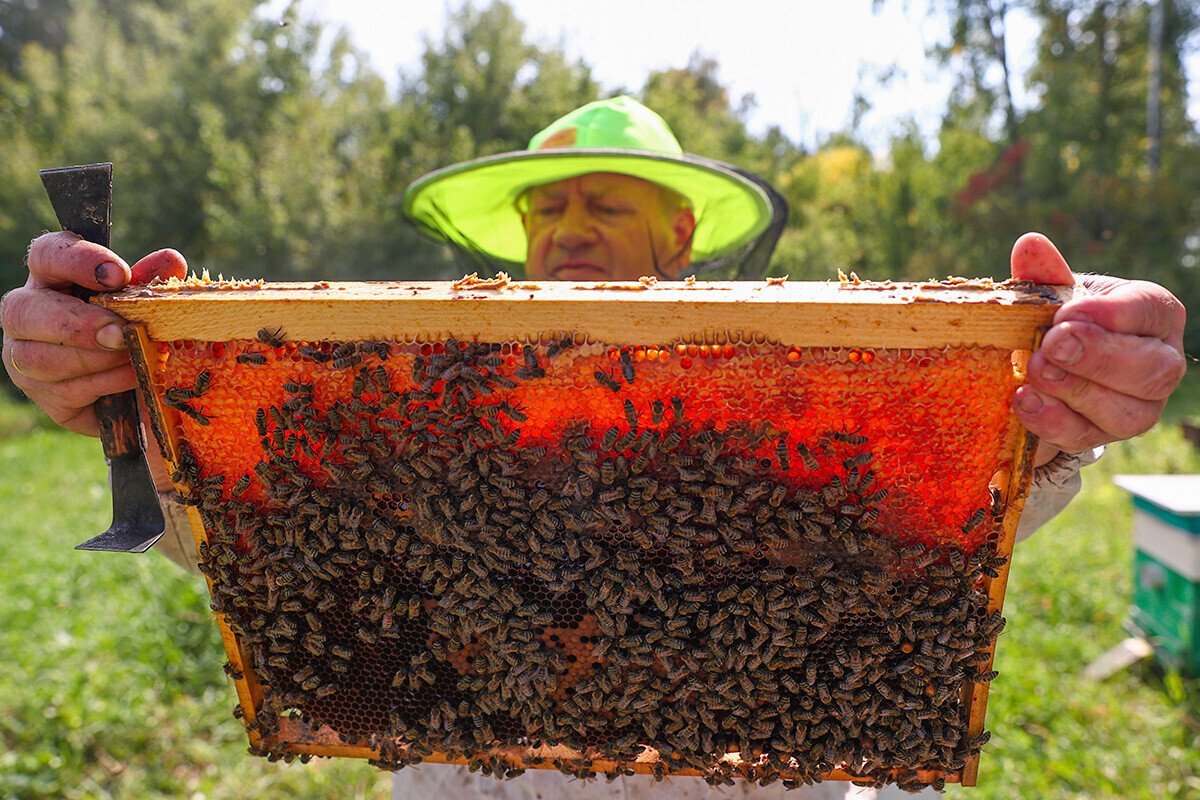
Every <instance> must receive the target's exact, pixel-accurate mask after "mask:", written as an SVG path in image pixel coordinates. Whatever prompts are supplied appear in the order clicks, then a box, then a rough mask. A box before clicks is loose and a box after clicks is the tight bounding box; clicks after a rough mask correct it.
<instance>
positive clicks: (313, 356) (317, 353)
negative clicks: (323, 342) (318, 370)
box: [296, 344, 329, 364]
mask: <svg viewBox="0 0 1200 800" xmlns="http://www.w3.org/2000/svg"><path fill="white" fill-rule="evenodd" d="M296 352H298V353H299V354H300V355H301V356H302V357H303V358H307V359H308V360H309V361H315V362H316V363H318V364H324V363H325V362H327V361H329V353H326V352H325V351H323V350H321V349H319V348H316V347H311V346H309V345H305V344H302V345H300V346H299V347H298V348H296Z"/></svg>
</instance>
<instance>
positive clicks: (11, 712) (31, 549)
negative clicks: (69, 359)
mask: <svg viewBox="0 0 1200 800" xmlns="http://www.w3.org/2000/svg"><path fill="white" fill-rule="evenodd" d="M1188 394H1189V395H1191V394H1193V393H1191V392H1189V393H1188ZM1193 396H1194V395H1193ZM1176 408H1177V410H1176V412H1175V414H1176V415H1179V414H1192V413H1194V412H1195V409H1194V408H1188V407H1186V406H1176ZM14 420H15V421H14ZM0 423H4V424H3V427H4V429H5V430H6V431H7V436H6V437H5V436H4V434H3V433H0V475H3V476H4V480H3V481H2V482H0V508H3V509H4V517H3V519H4V521H3V523H2V526H3V530H2V534H0V556H2V557H0V564H2V565H3V570H4V571H3V575H2V576H0V652H3V653H4V656H3V658H4V660H5V662H6V667H5V669H2V670H0V736H2V737H3V740H2V742H0V798H94V797H99V798H109V797H111V798H137V799H138V800H145V799H147V798H158V797H161V798H180V797H183V798H188V797H204V798H206V800H216V799H217V798H235V797H236V798H244V797H276V796H278V797H292V798H307V797H314V798H315V797H335V796H336V797H339V798H342V797H361V798H381V797H386V796H387V791H388V779H387V776H386V775H384V774H382V773H379V772H377V771H376V770H375V769H374V768H372V767H369V766H367V765H366V764H363V763H361V762H358V761H354V760H332V761H331V760H318V761H314V762H312V763H310V764H308V765H306V766H305V765H300V764H299V763H295V764H293V765H291V766H285V765H283V764H271V763H268V762H266V761H265V760H264V759H259V758H251V757H249V756H247V755H246V753H245V749H246V738H245V733H244V731H243V730H242V728H241V725H240V723H238V722H236V721H234V720H233V718H232V717H231V714H230V711H231V709H232V707H233V705H234V702H235V696H234V692H233V687H232V684H231V683H230V682H229V681H228V679H227V678H226V677H225V675H224V673H223V672H222V670H221V664H222V662H223V661H224V652H223V650H222V646H221V642H220V638H219V636H218V634H217V631H216V628H215V626H214V625H213V624H212V623H211V621H210V619H209V612H208V604H207V600H206V595H205V589H204V585H203V582H202V581H201V580H200V579H199V578H193V577H189V576H186V575H184V574H182V573H181V572H180V571H178V570H177V569H176V568H174V567H173V566H172V565H171V564H170V563H169V562H167V561H166V560H165V559H162V558H159V557H157V556H154V555H147V556H122V555H111V554H99V553H84V552H77V551H74V550H72V549H71V548H72V547H73V545H75V544H76V543H78V542H80V541H82V540H83V539H85V538H88V537H89V536H91V535H94V534H95V533H98V532H100V531H101V530H103V529H104V528H105V527H107V525H108V522H109V520H110V515H111V501H110V498H109V494H108V490H107V487H106V486H105V484H104V474H103V460H102V458H101V453H100V449H99V445H98V444H97V443H96V442H95V441H92V440H88V439H84V438H81V437H78V436H74V435H72V434H67V433H63V432H60V431H57V430H53V429H49V428H47V427H46V426H44V425H41V424H38V422H37V420H36V418H35V417H33V416H31V415H30V414H29V412H27V411H26V410H24V409H21V408H15V407H13V406H12V404H11V403H5V402H0ZM1185 471H1187V472H1197V471H1200V454H1198V453H1197V451H1195V450H1194V449H1193V448H1191V447H1190V446H1189V445H1187V444H1186V443H1185V442H1184V441H1183V439H1182V437H1181V436H1180V435H1179V433H1178V431H1177V428H1176V427H1175V426H1174V425H1162V426H1160V427H1159V428H1157V429H1155V430H1154V431H1152V432H1151V433H1150V434H1147V435H1146V436H1144V437H1141V438H1140V439H1138V440H1135V441H1133V442H1129V443H1125V444H1122V445H1118V446H1115V447H1113V448H1110V452H1109V454H1108V455H1106V456H1105V458H1104V459H1102V460H1101V462H1100V463H1099V464H1097V465H1095V466H1094V467H1090V468H1089V469H1088V470H1087V473H1086V479H1085V489H1084V492H1083V494H1082V496H1081V497H1080V498H1079V499H1078V500H1077V501H1076V502H1075V503H1074V504H1073V505H1072V506H1071V508H1070V509H1069V510H1068V511H1067V512H1066V513H1065V514H1064V515H1063V516H1062V517H1061V518H1059V519H1058V520H1056V521H1055V522H1053V523H1052V524H1051V525H1049V526H1048V527H1046V528H1045V529H1043V530H1042V531H1040V532H1039V533H1038V534H1037V535H1036V536H1035V537H1034V538H1033V539H1031V540H1030V541H1028V542H1026V543H1025V544H1024V545H1023V546H1022V547H1021V548H1020V549H1019V550H1018V553H1017V556H1016V558H1015V560H1014V564H1013V570H1012V577H1011V580H1010V584H1009V590H1008V595H1007V600H1006V603H1005V612H1006V614H1007V616H1008V619H1009V624H1008V627H1007V629H1006V630H1005V633H1004V634H1003V635H1002V636H1001V639H1000V643H999V646H998V655H997V668H998V669H999V670H1000V673H1001V674H1000V677H999V678H997V679H996V681H995V682H994V683H993V685H992V693H991V700H990V703H989V708H988V721H989V728H991V729H992V731H993V733H994V736H993V738H992V741H991V742H990V743H989V744H988V746H987V747H986V748H985V750H984V756H983V759H982V761H981V769H980V786H979V788H977V789H973V790H972V789H962V788H959V787H951V788H950V789H948V792H947V793H948V795H949V797H951V798H966V797H986V798H989V800H992V799H993V798H1039V800H1049V799H1051V798H1102V797H1111V798H1122V799H1123V800H1129V799H1132V798H1147V800H1150V799H1153V800H1159V799H1160V798H1184V797H1196V796H1200V733H1198V731H1197V728H1196V722H1195V720H1196V719H1197V718H1200V713H1198V711H1197V709H1198V707H1200V704H1198V703H1197V697H1200V689H1198V688H1197V682H1196V681H1182V680H1180V679H1179V677H1178V676H1177V675H1169V674H1168V675H1165V676H1164V675H1161V674H1159V673H1157V671H1155V670H1153V669H1151V668H1149V667H1148V666H1146V665H1142V666H1139V667H1138V668H1135V669H1133V670H1131V671H1126V672H1122V673H1119V674H1117V675H1116V676H1114V677H1112V678H1110V679H1109V680H1107V681H1105V682H1102V683H1089V682H1087V681H1085V680H1084V679H1083V678H1082V677H1081V674H1080V673H1081V672H1082V670H1083V668H1084V667H1085V666H1086V665H1087V664H1088V663H1089V662H1090V661H1091V660H1092V659H1094V658H1096V657H1097V656H1098V655H1100V654H1101V653H1102V652H1104V651H1105V650H1106V649H1107V648H1109V647H1110V646H1112V645H1114V644H1116V643H1117V642H1119V641H1120V640H1121V639H1122V638H1123V637H1124V636H1125V634H1124V632H1123V630H1122V623H1123V621H1124V618H1125V614H1126V611H1127V608H1128V603H1129V597H1130V593H1131V564H1132V547H1131V544H1130V503H1129V500H1128V497H1127V496H1126V495H1125V494H1124V493H1123V492H1121V491H1120V490H1118V489H1116V488H1114V487H1113V486H1112V484H1111V482H1110V478H1111V476H1112V475H1113V474H1116V473H1120V472H1185ZM1189 709H1190V717H1189ZM1189 720H1191V722H1190V725H1191V727H1189ZM716 796H718V795H714V797H716Z"/></svg>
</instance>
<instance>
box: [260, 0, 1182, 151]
mask: <svg viewBox="0 0 1200 800" xmlns="http://www.w3.org/2000/svg"><path fill="white" fill-rule="evenodd" d="M461 3H462V0H453V2H451V3H446V2H437V1H436V0H299V6H298V8H299V13H300V14H301V15H302V16H305V17H310V18H311V17H315V18H317V19H319V20H322V21H324V22H326V23H330V24H332V25H334V26H337V25H343V26H345V27H346V28H347V30H348V31H349V32H350V36H351V39H352V41H353V42H354V43H355V45H356V46H357V47H358V48H360V49H361V50H364V51H365V52H366V53H367V54H368V55H369V57H370V60H371V63H372V65H373V66H374V68H375V69H376V70H377V71H378V72H379V73H380V74H381V75H383V76H384V77H385V78H387V79H388V80H389V81H390V82H392V83H393V84H394V83H395V78H396V75H397V74H398V71H400V70H403V71H405V72H407V73H409V74H415V73H416V72H418V71H419V68H420V54H421V52H422V51H423V49H424V43H425V40H426V38H432V39H433V40H434V41H440V39H441V35H442V31H443V29H444V27H445V22H446V17H447V14H448V9H449V8H458V7H459V6H460V5H461ZM486 3H487V0H476V6H477V7H482V6H485V5H486ZM509 3H510V5H511V6H512V7H513V9H514V11H515V13H516V15H517V18H518V19H520V20H521V21H523V22H524V23H525V24H526V26H527V38H528V39H529V40H530V41H533V42H535V43H538V44H544V45H557V44H560V43H561V45H562V46H563V47H564V49H565V51H566V53H567V55H568V57H569V58H571V59H582V60H583V61H584V62H585V63H587V64H588V65H589V66H591V67H592V74H593V76H594V77H595V78H596V79H597V80H598V81H599V82H600V84H601V86H602V87H603V89H604V90H606V91H612V90H615V89H617V88H620V87H625V88H628V89H630V90H631V91H637V90H638V89H640V88H641V86H642V84H643V82H644V81H645V78H646V76H647V75H648V73H649V72H650V71H652V70H659V69H666V68H671V67H682V66H685V65H686V64H687V62H688V60H689V58H690V56H691V55H692V54H693V53H695V52H699V53H700V54H702V55H704V56H706V57H711V58H714V59H716V61H717V63H718V64H719V72H718V79H719V80H720V81H721V82H722V83H723V84H724V85H725V86H726V87H727V88H728V89H729V91H730V95H731V97H732V98H734V99H735V101H736V100H737V99H738V98H741V97H742V96H743V95H746V94H753V95H754V98H755V100H756V106H755V108H754V110H753V111H752V112H751V113H750V115H749V117H748V124H749V128H750V130H751V131H752V132H755V133H761V132H762V131H764V130H765V129H766V128H767V127H769V126H771V125H777V126H779V127H780V128H781V129H782V130H783V132H784V133H785V134H786V135H787V136H788V137H789V138H790V139H791V140H792V141H794V142H797V143H799V144H803V145H806V146H808V147H812V146H814V145H815V144H817V143H819V142H820V141H821V140H822V139H823V138H824V137H826V136H828V135H829V134H830V133H833V132H836V131H839V130H844V129H845V128H846V126H847V123H848V122H849V120H850V114H851V109H852V107H853V100H854V94H855V90H856V88H857V89H859V90H860V91H862V92H863V94H864V95H865V96H866V97H867V98H868V99H869V100H870V102H871V103H872V108H871V110H870V111H869V112H868V113H867V115H866V116H865V117H864V118H863V123H862V129H861V132H862V133H863V135H864V137H865V138H866V140H867V141H868V142H869V143H870V144H871V145H872V147H875V148H878V149H883V148H885V147H886V143H887V141H888V137H889V134H891V133H893V132H895V131H897V130H899V128H900V126H901V124H902V122H903V120H905V119H906V118H911V119H912V120H913V121H915V122H916V124H917V125H918V126H919V127H920V129H921V130H922V131H924V132H925V133H926V134H933V133H934V132H935V131H936V128H937V123H938V118H939V114H940V112H941V110H942V109H943V108H944V107H945V100H946V95H947V92H948V91H949V88H950V80H949V77H948V76H947V75H946V74H945V72H939V70H938V69H937V68H936V67H935V65H934V64H933V62H932V61H931V60H930V59H929V58H928V56H927V51H928V49H929V47H930V46H931V45H933V44H934V43H937V42H939V41H943V40H944V38H945V30H946V24H945V20H944V18H942V17H941V16H930V15H929V14H928V13H927V8H928V3H927V2H925V1H924V0H887V2H885V3H883V4H882V8H880V9H879V10H878V12H872V5H873V4H872V2H871V0H836V1H835V0H740V2H739V1H738V0H688V2H671V1H670V0H668V1H666V2H663V1H662V0H659V1H658V2H656V1H655V0H603V2H571V0H509ZM286 5H287V2H286V0H275V2H273V3H271V4H269V5H268V6H267V7H266V13H268V14H270V13H275V10H276V9H279V10H281V9H283V8H284V7H286ZM1008 34H1009V41H1010V48H1009V49H1010V58H1011V59H1012V61H1013V63H1014V64H1015V65H1016V68H1017V71H1018V72H1019V71H1020V69H1021V66H1022V65H1027V64H1028V63H1029V62H1030V61H1031V60H1032V56H1033V49H1032V48H1033V38H1034V36H1035V35H1036V27H1035V26H1034V25H1033V24H1032V23H1031V22H1030V21H1028V20H1027V19H1023V18H1020V17H1013V18H1012V19H1010V22H1009V30H1008ZM1189 75H1190V76H1192V80H1191V81H1190V82H1189V83H1190V87H1191V91H1190V94H1191V104H1190V111H1191V116H1192V118H1193V119H1200V96H1198V95H1200V80H1198V79H1200V53H1196V54H1193V55H1192V57H1191V58H1190V60H1189ZM1015 89H1016V91H1017V93H1018V102H1020V97H1021V96H1023V92H1024V87H1023V86H1022V85H1020V84H1019V83H1018V85H1017V86H1016V87H1015ZM547 122H549V120H547Z"/></svg>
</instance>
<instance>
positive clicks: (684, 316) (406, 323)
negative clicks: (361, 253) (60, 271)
mask: <svg viewBox="0 0 1200 800" xmlns="http://www.w3.org/2000/svg"><path fill="white" fill-rule="evenodd" d="M457 285H458V284H452V283H424V284H417V283H319V284H296V283H291V284H286V283H279V284H261V285H259V284H252V285H249V286H248V285H244V284H220V283H210V284H202V285H201V284H196V285H192V284H183V283H180V284H178V285H177V286H172V285H170V284H164V285H160V286H155V287H135V288H133V289H128V290H126V291H123V292H118V293H115V294H111V295H102V296H98V297H97V298H96V299H95V300H94V302H96V303H98V304H100V305H103V306H105V307H106V308H109V309H111V310H112V311H114V312H116V313H118V314H120V315H121V316H123V317H125V318H126V319H128V320H131V321H139V322H143V323H145V325H146V326H147V329H148V332H149V336H150V337H151V338H152V339H154V340H156V341H176V340H182V339H194V340H201V341H229V340H235V339H253V338H255V336H256V335H257V333H258V331H260V330H262V329H263V328H264V327H268V328H279V329H281V330H282V332H283V336H284V338H286V339H289V340H293V341H322V340H325V341H333V340H345V339H386V338H398V339H407V340H438V339H445V338H448V337H449V336H455V337H457V338H459V339H462V340H478V341H506V340H513V339H518V338H523V337H527V336H529V335H530V334H531V333H532V334H537V333H550V332H565V331H573V332H574V333H575V334H576V336H577V337H580V336H582V337H590V338H591V339H593V340H596V341H602V342H614V343H616V342H638V343H647V344H649V343H666V342H677V341H696V342H697V343H701V340H703V341H708V342H710V343H711V342H721V343H724V341H725V339H723V338H722V337H727V339H728V340H737V339H739V338H741V337H745V336H748V335H753V336H755V337H763V338H762V339H760V341H762V340H773V341H778V342H783V343H786V344H788V345H794V346H797V347H829V346H837V345H843V344H845V345H853V346H856V347H894V348H922V347H944V346H965V345H981V346H995V347H1006V348H1012V349H1017V348H1028V347H1029V346H1030V332H1031V331H1033V330H1035V329H1037V328H1039V327H1044V326H1047V325H1049V324H1050V322H1051V320H1052V319H1053V316H1054V312H1055V311H1056V310H1057V308H1058V306H1059V305H1060V304H1061V303H1062V302H1065V301H1066V300H1067V299H1069V297H1071V296H1072V293H1073V287H1045V286H1037V285H1033V284H1028V283H1017V282H1007V283H1003V284H995V283H992V282H991V281H986V282H959V283H953V282H943V283H924V284H918V283H910V284H893V283H890V282H887V283H870V284H868V283H858V284H855V283H851V282H846V283H801V282H790V283H784V284H773V283H766V284H762V283H757V282H755V283H749V282H727V283H722V282H703V283H699V282H698V283H695V284H687V283H683V282H673V283H660V284H655V285H653V286H645V285H642V284H639V283H633V284H596V283H559V284H546V285H536V284H508V285H507V286H506V287H504V288H455V287H456V286H457Z"/></svg>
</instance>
